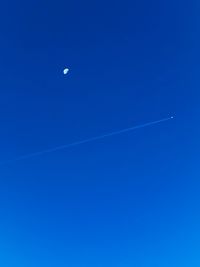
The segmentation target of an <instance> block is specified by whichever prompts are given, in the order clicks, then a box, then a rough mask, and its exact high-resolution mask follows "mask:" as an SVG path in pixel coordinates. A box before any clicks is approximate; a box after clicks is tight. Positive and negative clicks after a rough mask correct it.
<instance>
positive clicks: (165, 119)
mask: <svg viewBox="0 0 200 267" xmlns="http://www.w3.org/2000/svg"><path fill="white" fill-rule="evenodd" d="M171 119H173V117H167V118H164V119H161V120H156V121H151V122H147V123H144V124H139V125H136V126H133V127H129V128H125V129H122V130H118V131H114V132H110V133H107V134H103V135H99V136H95V137H91V138H88V139H84V140H81V141H77V142H73V143H69V144H66V145H62V146H57V147H54V148H50V149H46V150H41V151H38V152H34V153H30V154H26V155H23V156H20V157H18V158H15V159H11V160H7V161H3V162H0V165H2V164H6V163H11V162H15V161H20V160H24V159H29V158H32V157H36V156H40V155H43V154H47V153H51V152H55V151H58V150H63V149H66V148H70V147H74V146H78V145H82V144H85V143H89V142H93V141H96V140H100V139H103V138H106V137H110V136H114V135H120V134H123V133H127V132H130V131H134V130H136V129H140V128H144V127H148V126H152V125H155V124H159V123H162V122H165V121H168V120H171Z"/></svg>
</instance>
